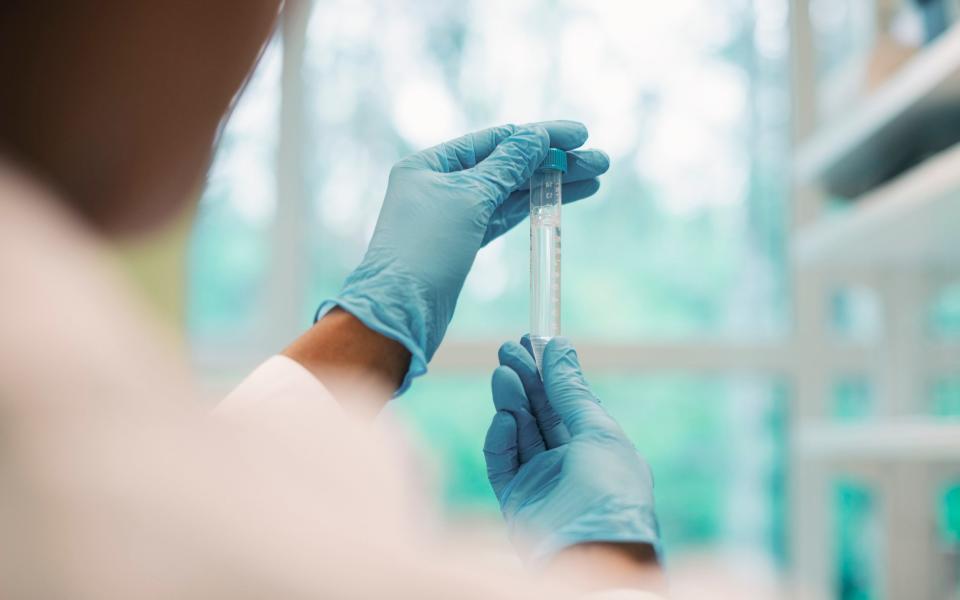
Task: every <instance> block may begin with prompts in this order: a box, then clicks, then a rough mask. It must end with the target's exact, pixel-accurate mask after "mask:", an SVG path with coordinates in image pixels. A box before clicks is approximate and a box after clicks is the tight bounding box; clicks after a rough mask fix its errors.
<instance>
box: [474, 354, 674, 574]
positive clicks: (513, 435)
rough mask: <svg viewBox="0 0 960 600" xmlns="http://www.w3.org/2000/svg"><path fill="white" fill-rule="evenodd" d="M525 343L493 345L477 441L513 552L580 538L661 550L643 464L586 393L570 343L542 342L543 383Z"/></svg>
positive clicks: (545, 550) (538, 558)
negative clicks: (485, 412) (489, 400)
mask: <svg viewBox="0 0 960 600" xmlns="http://www.w3.org/2000/svg"><path fill="white" fill-rule="evenodd" d="M524 343H525V344H526V346H527V348H524V347H523V346H521V345H520V344H517V343H516V342H507V343H506V344H504V345H503V346H501V347H500V364H501V365H502V366H500V367H498V368H497V370H496V371H494V372H493V402H494V404H495V405H496V408H497V414H496V415H494V417H493V422H492V423H491V424H490V429H489V430H488V431H487V439H486V442H485V444H484V448H483V453H484V456H485V458H486V461H487V476H488V477H489V478H490V484H491V485H492V486H493V491H494V492H495V493H496V495H497V499H498V500H499V501H500V509H501V511H502V512H503V516H504V518H505V519H506V521H507V526H508V529H509V532H510V537H511V539H512V540H513V541H514V544H515V546H517V549H518V551H519V552H520V554H521V555H522V556H523V557H524V558H526V559H528V560H529V561H530V562H532V563H534V564H541V563H543V562H545V561H547V560H549V559H550V558H551V557H553V556H554V555H555V554H556V553H557V552H559V551H560V550H562V549H563V548H566V547H567V546H572V545H574V544H579V543H584V542H620V543H645V544H651V545H652V546H653V547H654V549H655V550H656V551H657V554H658V555H659V530H658V527H657V519H656V516H655V515H654V510H653V480H652V477H651V474H650V469H649V467H648V466H647V463H646V462H644V460H643V458H641V456H640V454H638V453H637V450H636V449H635V448H634V446H633V444H632V443H631V442H630V440H629V439H627V436H626V435H625V434H624V432H623V430H622V429H621V428H620V425H618V424H617V422H616V421H615V420H614V419H613V417H611V416H610V415H609V414H608V413H607V411H606V410H605V409H604V408H603V407H602V406H601V405H600V404H599V401H598V400H597V397H596V396H594V395H593V392H591V391H590V387H589V386H588V385H587V382H586V381H585V380H584V378H583V374H582V373H581V371H580V362H579V359H578V358H577V353H576V351H575V350H574V349H573V346H571V345H570V343H569V342H568V341H567V340H566V339H565V338H560V337H557V338H553V339H552V340H551V341H550V342H549V343H548V344H547V347H546V348H545V349H544V353H543V369H542V370H543V380H542V381H541V377H540V374H539V372H538V371H537V366H536V364H535V363H534V361H533V356H532V352H531V351H530V349H529V341H528V339H527V338H526V337H525V338H524Z"/></svg>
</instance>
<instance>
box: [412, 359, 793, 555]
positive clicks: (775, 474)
mask: <svg viewBox="0 0 960 600" xmlns="http://www.w3.org/2000/svg"><path fill="white" fill-rule="evenodd" d="M591 384H592V385H593V388H594V390H595V391H596V393H597V395H598V396H599V397H600V399H601V401H602V402H603V404H604V405H605V406H606V407H607V409H608V410H609V411H610V412H611V414H613V415H614V416H615V417H616V418H617V419H618V420H619V421H620V423H621V424H622V425H623V428H624V430H625V431H626V432H627V434H628V435H629V436H630V438H631V439H632V440H633V441H634V443H635V444H636V446H637V448H638V449H639V450H640V452H641V453H642V454H643V455H644V456H645V458H646V459H647V460H648V461H649V463H650V465H651V467H652V469H653V473H654V477H655V480H656V499H657V503H658V504H657V510H658V514H659V516H660V521H661V526H662V530H663V536H664V541H665V544H666V547H667V550H668V552H670V553H671V554H674V553H681V554H682V553H684V552H693V551H696V550H699V549H703V548H706V547H714V546H723V547H725V548H727V549H731V548H735V549H737V550H740V551H745V552H752V553H754V554H756V555H760V556H762V557H765V558H766V560H768V561H770V562H771V563H775V562H776V561H778V560H780V558H782V555H783V554H782V553H783V531H782V527H783V521H782V519H783V510H784V496H783V494H784V461H785V450H786V449H785V442H784V440H785V439H786V436H785V416H786V413H785V410H786V401H785V391H784V386H783V385H781V384H779V383H778V382H776V381H772V380H767V379H760V380H757V379H743V378H716V377H699V376H679V375H650V376H629V375H614V374H604V375H596V376H594V377H592V378H591ZM488 390H489V375H488V374H476V375H470V374H466V373H464V374H461V375H447V374H444V375H434V376H432V377H429V378H427V379H425V380H424V381H422V382H420V383H418V385H417V386H416V387H415V388H414V389H413V390H412V391H411V393H409V394H408V395H406V396H404V397H403V398H401V399H399V400H398V401H397V402H395V404H394V408H395V410H396V412H397V414H398V415H399V416H400V417H401V418H402V419H404V420H405V421H407V422H408V423H409V424H410V426H411V427H412V428H413V429H414V430H415V431H418V432H419V433H421V434H422V435H423V437H424V438H425V439H426V441H427V444H428V447H429V449H430V450H431V452H430V456H431V458H432V457H437V458H438V459H439V460H440V465H439V466H440V472H441V474H442V477H443V489H444V492H445V498H446V502H447V509H448V512H449V514H450V515H451V518H454V519H466V518H469V519H471V520H473V519H478V518H483V519H489V520H491V521H493V522H494V523H496V525H494V526H496V527H501V525H499V523H500V515H499V512H498V510H497V504H496V499H495V497H494V495H493V492H492V491H491V490H490V487H489V485H488V483H487V478H486V471H485V466H484V462H483V453H482V452H481V449H482V447H483V439H484V435H485V433H486V429H487V426H488V425H489V423H490V419H491V418H492V416H493V413H494V410H493V405H492V402H491V400H490V395H489V391H488Z"/></svg>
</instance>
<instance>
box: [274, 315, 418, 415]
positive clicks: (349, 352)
mask: <svg viewBox="0 0 960 600" xmlns="http://www.w3.org/2000/svg"><path fill="white" fill-rule="evenodd" d="M283 354H284V355H285V356H287V357H289V358H291V359H293V360H295V361H297V362H298V363H300V364H301V365H303V366H304V367H305V368H306V369H307V370H308V371H310V372H311V373H313V374H314V375H315V376H316V377H317V378H318V379H320V381H322V382H323V383H324V385H326V386H327V387H328V388H329V389H330V391H331V393H333V395H334V396H335V397H336V398H337V400H338V402H340V404H342V405H343V406H344V407H345V408H348V409H354V408H357V407H356V406H355V404H356V403H357V402H364V401H365V402H364V405H365V406H366V407H370V405H371V403H372V404H373V406H372V408H373V409H375V410H378V409H379V408H382V407H383V405H384V404H385V403H386V402H387V401H388V400H389V399H390V397H391V395H392V394H393V392H394V390H396V389H397V386H399V385H400V382H401V381H402V380H403V377H404V375H405V374H406V372H407V368H408V366H409V364H410V353H409V352H408V351H407V350H406V348H404V347H403V345H402V344H400V343H399V342H397V341H395V340H392V339H390V338H387V337H384V336H382V335H380V334H379V333H377V332H375V331H373V330H371V329H369V328H367V327H366V326H365V325H364V324H363V323H361V322H360V321H359V320H358V319H357V318H356V317H354V316H353V315H351V314H350V313H348V312H346V311H345V310H343V309H340V308H334V309H333V310H331V311H330V312H329V313H327V314H326V315H324V317H323V318H322V319H320V320H319V321H317V323H316V324H315V325H314V326H313V327H311V328H310V329H309V330H308V331H307V332H306V333H304V334H303V335H301V336H300V337H299V338H297V339H296V340H295V341H294V342H293V343H292V344H290V346H289V347H287V348H286V349H285V350H284V351H283Z"/></svg>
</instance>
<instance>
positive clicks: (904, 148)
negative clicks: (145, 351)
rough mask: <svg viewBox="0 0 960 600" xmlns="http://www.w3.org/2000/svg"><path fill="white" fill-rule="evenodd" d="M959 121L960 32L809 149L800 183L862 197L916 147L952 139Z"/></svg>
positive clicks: (800, 165)
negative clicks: (920, 143) (929, 141)
mask: <svg viewBox="0 0 960 600" xmlns="http://www.w3.org/2000/svg"><path fill="white" fill-rule="evenodd" d="M958 115H960V27H958V26H955V27H953V28H952V29H951V30H950V31H948V32H946V33H944V34H943V35H942V36H941V37H940V38H939V39H938V40H937V41H936V42H934V43H933V44H931V45H930V46H928V47H926V48H924V49H923V50H921V51H919V53H918V54H917V55H916V56H914V57H913V58H911V59H910V60H909V61H908V62H907V63H906V64H905V65H904V66H903V67H901V68H900V69H899V70H898V71H897V72H896V73H895V74H894V75H892V76H891V77H890V79H889V80H888V81H886V82H885V83H883V84H882V85H881V86H880V87H879V88H878V89H877V90H876V91H874V92H873V93H871V94H869V95H868V96H867V97H866V98H865V99H864V100H862V101H861V102H859V103H858V104H857V105H856V106H854V107H853V109H851V110H849V111H847V112H846V113H845V114H843V115H841V116H840V117H839V118H837V119H834V120H832V121H831V122H829V123H827V124H825V126H823V127H820V128H818V130H817V131H816V132H815V133H814V134H813V135H812V136H811V137H810V138H809V139H807V140H806V141H804V142H803V143H802V144H801V145H800V146H799V147H798V148H797V153H796V155H795V161H794V167H793V168H794V172H793V175H794V178H795V181H796V182H797V183H798V184H801V185H805V184H819V185H820V186H821V187H822V188H823V189H824V191H826V192H828V193H831V194H834V195H838V196H843V197H848V198H849V197H855V196H859V195H861V194H862V193H864V192H865V191H866V190H867V189H869V188H871V187H873V186H874V185H875V184H876V183H878V182H877V181H876V179H877V177H878V176H881V175H882V174H878V170H885V171H890V170H894V171H895V170H897V168H898V167H899V166H902V164H903V162H904V161H909V160H910V155H911V153H915V152H916V150H917V149H916V145H915V144H916V143H917V142H918V140H921V139H929V138H931V137H936V136H939V135H942V136H945V137H949V136H954V135H955V134H956V130H952V129H953V127H954V125H952V124H956V123H957V120H956V118H955V117H957V116H958ZM953 139H956V138H953ZM944 145H948V144H944Z"/></svg>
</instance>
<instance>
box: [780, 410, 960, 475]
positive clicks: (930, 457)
mask: <svg viewBox="0 0 960 600" xmlns="http://www.w3.org/2000/svg"><path fill="white" fill-rule="evenodd" d="M796 450H797V452H799V453H801V454H803V455H804V456H805V457H807V458H809V459H810V460H817V461H822V462H828V463H829V462H839V461H843V462H848V463H856V462H867V463H873V462H884V463H947V464H951V465H953V464H956V465H958V466H960V421H949V422H944V421H941V420H936V419H930V418H922V417H915V418H901V419H886V420H881V421H877V422H869V423H850V424H839V423H831V422H825V423H818V424H808V425H804V426H802V427H800V428H799V435H798V437H797V447H796Z"/></svg>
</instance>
